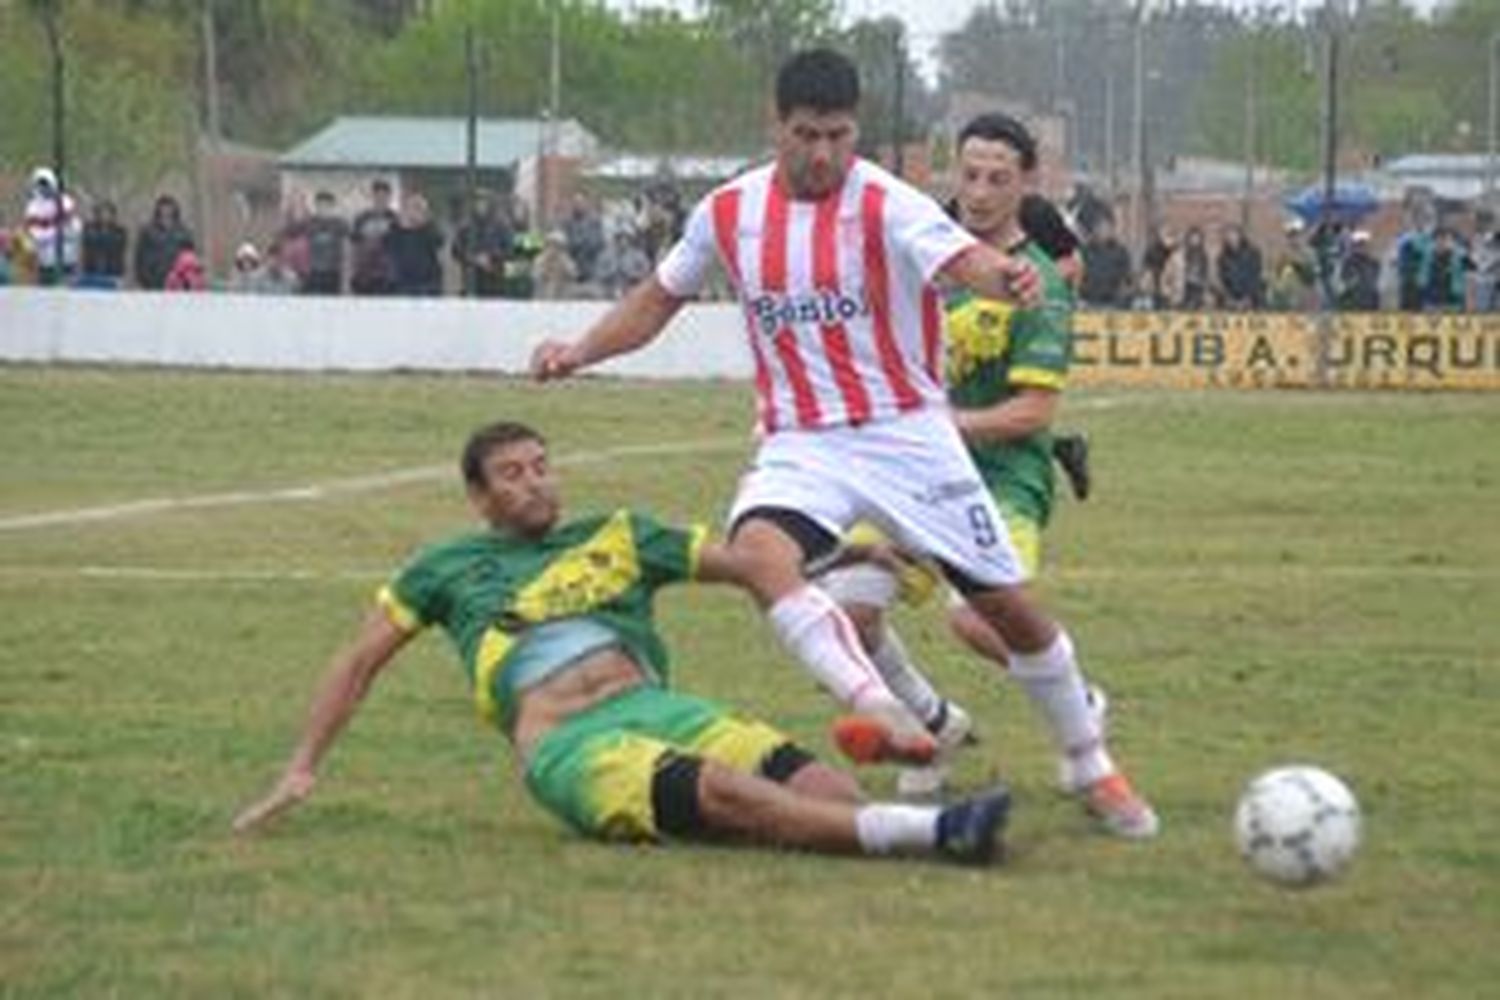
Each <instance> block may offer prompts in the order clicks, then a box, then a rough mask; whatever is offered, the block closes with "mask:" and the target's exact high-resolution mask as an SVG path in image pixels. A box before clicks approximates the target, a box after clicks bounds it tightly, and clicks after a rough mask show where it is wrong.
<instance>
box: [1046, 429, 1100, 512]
mask: <svg viewBox="0 0 1500 1000" xmlns="http://www.w3.org/2000/svg"><path fill="white" fill-rule="evenodd" d="M1052 457H1053V458H1054V459H1056V460H1057V464H1058V465H1060V466H1062V470H1063V472H1064V473H1066V474H1067V476H1068V487H1069V488H1070V489H1071V490H1072V491H1073V496H1075V497H1077V498H1078V499H1079V500H1087V499H1088V498H1089V488H1090V486H1091V485H1092V484H1093V479H1092V477H1091V476H1090V475H1089V439H1088V437H1087V436H1086V435H1084V434H1081V433H1079V434H1059V435H1058V436H1057V437H1055V438H1053V439H1052Z"/></svg>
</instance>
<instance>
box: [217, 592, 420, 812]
mask: <svg viewBox="0 0 1500 1000" xmlns="http://www.w3.org/2000/svg"><path fill="white" fill-rule="evenodd" d="M414 634H415V633H412V632H408V631H406V630H405V629H402V628H401V627H400V626H398V625H397V624H396V623H395V622H393V621H391V619H390V617H389V616H388V615H387V614H386V612H385V611H384V609H382V608H374V609H372V610H371V612H370V614H369V615H368V616H367V617H366V618H365V622H364V624H363V625H362V626H361V627H360V630H359V634H358V635H357V636H356V637H355V638H354V641H353V642H351V643H350V644H349V645H348V646H346V647H345V648H343V649H341V650H340V651H339V652H338V653H337V654H336V655H335V656H334V658H333V662H332V663H331V664H329V667H328V672H327V674H326V675H325V677H324V679H323V682H322V684H321V686H320V687H319V688H318V693H317V695H316V696H315V697H314V698H313V703H312V707H311V708H310V709H309V710H308V714H307V722H306V724H305V725H304V726H303V730H302V738H301V739H300V740H299V741H298V743H297V747H296V749H295V750H294V751H293V752H292V757H291V759H290V760H289V761H287V764H286V768H285V770H283V771H282V774H281V778H280V779H279V780H278V781H277V782H276V785H275V787H274V788H272V789H271V791H270V792H269V793H268V794H267V795H266V796H265V797H264V798H262V799H260V800H259V801H257V802H255V803H253V804H252V805H250V806H248V807H247V808H246V809H245V810H244V811H242V812H241V813H240V814H239V815H238V816H236V817H235V820H234V830H235V832H236V833H248V832H250V831H252V830H255V829H257V828H259V827H261V826H263V825H264V824H266V823H267V822H269V821H270V820H272V819H274V818H275V817H276V816H278V815H280V814H281V813H283V812H285V811H287V810H288V809H290V808H292V807H293V806H296V805H298V804H300V803H301V802H302V801H303V800H304V799H306V798H307V797H308V796H309V795H311V794H312V790H313V786H314V785H315V784H316V782H317V768H318V762H319V761H320V760H322V759H323V754H324V753H326V752H327V750H328V747H329V746H330V745H331V744H332V743H333V741H334V739H335V738H336V737H337V736H338V734H339V733H340V732H342V731H343V728H344V726H345V725H347V724H348V722H349V720H350V718H352V717H353V715H354V712H355V710H356V709H358V707H359V704H360V702H361V701H362V700H363V699H364V696H365V694H366V693H367V692H368V691H369V690H370V685H371V684H372V683H373V682H374V680H375V677H376V676H377V675H378V674H379V673H380V671H381V670H383V669H384V668H385V667H386V666H387V665H388V664H389V663H390V662H391V660H392V659H393V658H394V657H395V655H396V653H398V652H399V651H400V650H401V647H403V646H405V645H406V643H407V642H409V641H410V640H411V637H412V636H413V635H414Z"/></svg>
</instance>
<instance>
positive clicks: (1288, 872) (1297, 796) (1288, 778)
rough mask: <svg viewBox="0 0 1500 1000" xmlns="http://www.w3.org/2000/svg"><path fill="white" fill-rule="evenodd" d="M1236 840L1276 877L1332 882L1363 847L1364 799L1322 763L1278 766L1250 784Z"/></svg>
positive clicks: (1237, 816) (1299, 882)
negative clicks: (1361, 812)
mask: <svg viewBox="0 0 1500 1000" xmlns="http://www.w3.org/2000/svg"><path fill="white" fill-rule="evenodd" d="M1234 839H1235V842H1236V843H1237V844H1238V845H1239V849H1240V856H1241V857H1243V858H1244V859H1245V861H1246V862H1247V863H1248V864H1249V865H1250V867H1251V868H1253V869H1255V871H1256V872H1257V873H1258V874H1260V875H1262V876H1264V877H1265V878H1268V879H1270V880H1271V881H1273V882H1278V883H1280V884H1282V885H1292V886H1308V885H1315V884H1317V883H1319V882H1326V881H1328V880H1329V879H1332V878H1334V877H1335V876H1337V875H1338V874H1339V873H1340V872H1341V871H1343V870H1344V867H1345V866H1346V865H1348V864H1349V861H1350V859H1352V858H1353V857H1354V852H1355V851H1356V850H1358V849H1359V839H1360V817H1359V803H1358V802H1357V801H1355V798H1354V793H1353V792H1351V791H1349V787H1348V786H1347V785H1345V784H1344V783H1343V782H1342V781H1340V780H1339V779H1338V778H1335V777H1334V776H1333V775H1331V774H1329V773H1328V772H1327V771H1324V770H1322V769H1321V768H1316V767H1309V766H1307V765H1292V766H1289V767H1278V768H1276V769H1274V770H1271V771H1267V772H1265V773H1264V774H1261V775H1259V776H1258V777H1256V778H1254V779H1253V780H1252V781H1251V782H1250V784H1248V785H1247V786H1245V791H1244V793H1243V794H1241V795H1240V801H1239V806H1238V807H1237V808H1236V809H1235V811H1234Z"/></svg>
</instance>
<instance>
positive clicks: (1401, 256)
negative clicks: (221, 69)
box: [0, 168, 1500, 312]
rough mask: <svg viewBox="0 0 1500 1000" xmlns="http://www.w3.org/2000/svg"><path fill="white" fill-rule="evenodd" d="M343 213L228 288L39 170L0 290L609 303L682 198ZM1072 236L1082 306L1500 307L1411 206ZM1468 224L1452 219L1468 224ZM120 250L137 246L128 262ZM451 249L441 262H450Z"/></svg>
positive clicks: (390, 197)
mask: <svg viewBox="0 0 1500 1000" xmlns="http://www.w3.org/2000/svg"><path fill="white" fill-rule="evenodd" d="M367 197H368V201H367V203H366V204H365V205H364V207H362V208H361V209H360V210H359V211H357V212H355V213H354V215H353V216H352V218H349V217H346V216H345V215H344V214H343V213H341V212H340V209H339V204H338V200H337V199H336V198H335V197H334V195H333V194H332V193H330V192H327V191H320V192H318V193H317V194H316V195H315V196H314V197H313V199H312V205H311V207H310V208H309V207H308V206H307V205H306V204H305V203H304V202H302V201H294V202H293V203H291V204H290V205H289V206H288V207H287V209H286V212H285V215H284V218H283V220H282V224H281V226H280V227H279V229H278V230H277V231H276V232H275V234H274V235H272V236H271V237H270V238H269V239H268V240H266V241H264V243H263V245H257V244H256V243H255V242H245V243H243V244H241V245H240V246H239V247H238V248H237V249H236V251H235V253H234V257H233V266H232V270H231V273H230V275H229V276H228V278H227V280H224V281H222V282H216V281H214V280H213V279H212V278H211V277H210V276H209V275H208V274H207V269H206V267H205V264H204V262H203V260H202V259H201V257H200V254H199V250H198V245H197V242H196V240H195V239H194V235H193V232H192V230H191V229H189V228H188V226H187V225H186V224H185V223H184V221H183V213H182V208H181V206H180V205H179V204H178V202H177V200H176V199H175V198H173V197H171V196H170V195H162V196H161V197H159V198H158V199H157V200H156V203H155V206H154V207H153V210H152V212H151V217H150V219H149V220H148V221H147V222H146V223H145V224H144V225H142V226H141V227H140V228H139V230H138V231H137V232H136V233H135V234H134V239H133V240H132V237H131V233H130V232H129V230H128V229H127V228H126V227H125V226H124V225H123V224H122V223H121V222H120V221H119V217H118V216H119V213H118V210H117V209H116V206H115V205H114V204H113V203H112V202H110V201H108V200H103V199H101V200H97V201H94V202H93V203H92V204H91V205H90V206H89V212H88V221H87V222H83V221H82V218H81V216H80V213H79V209H78V206H77V204H76V203H75V201H74V198H73V195H72V194H71V193H60V192H59V190H58V181H57V177H56V176H55V175H54V174H53V173H52V171H50V170H48V169H46V168H40V169H38V170H36V171H35V172H34V174H33V175H32V178H31V184H30V186H29V190H28V196H27V200H26V206H25V214H24V219H23V221H22V223H21V224H20V225H18V226H16V227H15V228H13V229H11V230H9V231H7V229H6V228H5V226H4V224H3V219H0V284H3V283H29V284H41V285H59V284H66V285H70V286H74V287H83V288H122V287H127V286H131V287H135V288H141V289H148V290H164V291H203V290H209V289H214V290H223V291H229V292H235V293H241V294H269V295H291V294H305V295H344V294H352V295H361V296H379V295H404V296H437V295H442V294H444V293H445V292H448V293H459V294H470V295H474V296H477V297H482V298H517V299H527V298H538V299H588V298H618V297H619V296H620V295H622V294H624V292H625V290H626V289H628V288H629V287H630V286H631V285H633V284H635V283H636V282H638V281H640V280H641V279H642V278H644V277H646V276H647V275H648V274H650V273H651V270H652V268H653V267H654V266H655V264H656V262H657V261H658V260H659V259H660V257H661V255H662V254H664V253H665V252H666V250H667V249H668V248H669V247H670V246H671V245H672V244H673V242H674V241H675V240H676V239H677V237H678V236H680V235H681V233H682V227H683V225H684V222H685V220H686V214H687V213H686V209H685V207H684V202H683V198H682V196H681V193H680V192H679V191H678V190H677V189H676V187H675V186H674V185H672V184H671V183H667V182H658V183H653V184H651V185H649V186H647V187H646V188H645V189H644V190H642V191H641V192H640V193H639V194H637V195H636V196H635V197H633V198H624V199H617V200H614V201H610V202H607V203H605V204H604V205H603V206H599V205H597V204H596V203H595V202H594V201H593V200H592V199H591V198H589V197H588V196H586V195H583V194H578V195H576V196H574V198H573V200H572V203H571V204H570V206H569V207H568V210H567V212H566V214H565V216H564V217H563V218H562V219H561V220H560V221H559V222H558V223H557V224H556V226H555V227H553V228H551V229H549V230H548V231H546V232H545V233H543V232H539V231H538V230H537V228H536V227H535V226H534V225H533V223H532V220H531V218H530V213H529V211H528V209H527V205H526V203H525V202H524V201H522V200H521V199H519V198H516V197H513V196H510V195H507V194H501V193H496V192H490V191H481V192H480V193H479V195H478V197H476V198H475V200H474V204H473V208H472V211H471V212H470V213H469V214H468V216H467V217H460V218H459V219H458V220H457V222H456V224H455V225H453V226H452V230H453V231H452V235H451V237H450V236H449V233H448V232H447V231H446V230H445V228H444V226H443V225H441V224H440V223H439V222H438V221H437V220H435V219H434V217H433V211H432V207H431V205H430V204H429V203H428V200H427V198H426V197H424V195H423V194H422V193H421V192H419V191H416V190H407V191H404V192H402V194H401V197H400V200H399V205H398V204H397V199H396V197H395V193H394V192H393V191H392V188H391V185H390V184H389V183H388V182H386V181H385V180H382V179H377V180H375V181H374V182H373V183H371V184H370V186H369V190H368V193H367ZM1070 208H1071V209H1072V213H1071V214H1072V216H1073V220H1074V223H1075V225H1076V226H1077V228H1078V230H1079V235H1080V236H1081V238H1082V252H1081V256H1082V262H1083V267H1082V277H1081V280H1080V284H1079V290H1078V291H1079V298H1080V299H1081V300H1082V302H1083V303H1084V305H1086V306H1092V307H1096V308H1116V309H1182V310H1202V309H1228V310H1253V309H1273V310H1293V311H1309V310H1314V309H1319V308H1330V309H1345V310H1359V311H1367V310H1377V309H1382V308H1384V309H1401V310H1406V311H1452V312H1459V311H1476V312H1490V311H1500V229H1497V226H1496V220H1495V217H1494V216H1493V215H1492V214H1491V213H1489V212H1486V211H1483V210H1479V211H1475V212H1474V213H1473V215H1472V219H1471V220H1466V219H1463V218H1454V217H1451V216H1450V217H1446V218H1445V219H1443V220H1442V221H1441V222H1439V221H1436V220H1434V219H1432V218H1431V216H1430V213H1429V214H1428V215H1426V216H1424V215H1423V214H1421V213H1413V216H1412V218H1413V221H1412V222H1411V224H1410V225H1409V226H1408V227H1407V228H1406V230H1405V231H1403V232H1402V233H1401V234H1400V235H1399V237H1398V238H1396V239H1395V240H1394V241H1392V242H1391V245H1390V246H1388V247H1385V248H1383V249H1381V248H1377V247H1375V246H1374V245H1373V244H1374V241H1373V240H1372V238H1371V236H1370V233H1369V232H1367V231H1365V230H1363V229H1359V228H1354V227H1349V226H1340V225H1329V226H1314V227H1311V228H1309V227H1307V226H1305V225H1304V224H1303V223H1302V222H1301V221H1300V220H1297V219H1291V220H1290V221H1288V223H1287V225H1286V227H1285V230H1284V232H1283V233H1282V235H1281V239H1280V242H1279V244H1278V245H1276V246H1274V247H1271V248H1269V250H1263V249H1262V248H1261V247H1260V246H1257V245H1256V243H1255V242H1254V241H1253V240H1252V239H1251V238H1250V237H1249V236H1248V235H1247V233H1246V232H1245V230H1244V229H1243V228H1241V227H1240V226H1237V225H1224V226H1220V227H1214V228H1212V229H1211V230H1206V229H1204V228H1203V227H1200V226H1191V227H1189V228H1187V229H1186V231H1185V232H1183V233H1182V234H1181V236H1180V237H1179V236H1178V235H1177V233H1175V232H1174V231H1173V230H1172V229H1171V228H1169V227H1166V226H1162V227H1158V228H1156V229H1154V230H1153V231H1152V232H1151V234H1150V237H1149V239H1148V240H1147V242H1146V246H1145V248H1144V251H1143V253H1142V254H1141V258H1140V261H1139V262H1136V261H1134V260H1133V259H1132V254H1131V251H1130V250H1129V249H1128V248H1127V247H1126V245H1125V244H1124V242H1122V241H1121V239H1120V238H1119V236H1118V235H1117V233H1116V228H1115V222H1114V218H1113V215H1112V212H1111V211H1110V210H1109V208H1108V206H1106V205H1104V204H1102V203H1101V202H1098V201H1092V202H1089V201H1085V202H1083V203H1081V204H1080V203H1075V204H1074V205H1072V206H1070ZM1466 222H1467V223H1468V224H1467V225H1465V224H1464V223H1466ZM132 251H133V252H132ZM445 252H446V260H445Z"/></svg>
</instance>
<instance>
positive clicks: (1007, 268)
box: [941, 243, 1042, 309]
mask: <svg viewBox="0 0 1500 1000" xmlns="http://www.w3.org/2000/svg"><path fill="white" fill-rule="evenodd" d="M941 273H942V275H943V276H944V277H945V278H947V279H948V280H950V281H953V282H956V283H957V284H960V285H963V286H964V287H965V288H968V289H970V290H971V291H973V292H974V293H975V294H977V295H981V296H983V297H984V298H987V299H999V300H1001V301H1004V302H1014V303H1016V304H1017V305H1019V306H1021V307H1022V308H1023V309H1032V308H1035V307H1036V306H1038V305H1040V304H1041V301H1042V279H1041V275H1039V274H1038V273H1037V270H1036V268H1034V267H1032V266H1031V263H1030V262H1029V261H1026V260H1023V259H1022V258H1020V257H1013V256H1011V255H1010V254H1007V253H1002V252H1000V251H999V250H996V249H995V248H994V247H991V246H988V245H986V244H983V243H979V244H975V245H974V246H972V247H970V248H969V249H968V250H965V251H964V252H963V253H961V254H959V255H958V256H956V257H954V258H953V259H952V260H950V261H949V262H948V263H947V264H945V265H944V266H943V269H942V271H941Z"/></svg>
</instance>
